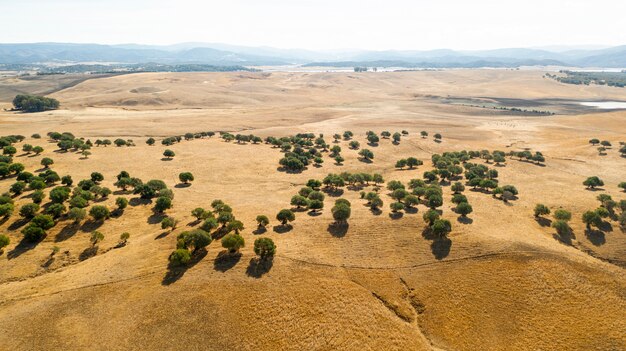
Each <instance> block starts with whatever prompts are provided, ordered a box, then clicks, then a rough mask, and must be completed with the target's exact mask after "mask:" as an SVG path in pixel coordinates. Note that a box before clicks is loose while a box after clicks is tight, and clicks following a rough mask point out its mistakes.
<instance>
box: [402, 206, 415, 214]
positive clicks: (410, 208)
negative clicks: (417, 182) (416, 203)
mask: <svg viewBox="0 0 626 351" xmlns="http://www.w3.org/2000/svg"><path fill="white" fill-rule="evenodd" d="M404 212H406V213H410V214H416V213H417V212H418V208H417V207H406V206H405V207H404Z"/></svg>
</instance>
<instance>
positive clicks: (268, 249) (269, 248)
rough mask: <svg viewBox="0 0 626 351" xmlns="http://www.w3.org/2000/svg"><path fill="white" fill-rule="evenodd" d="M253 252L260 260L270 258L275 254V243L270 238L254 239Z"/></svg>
mask: <svg viewBox="0 0 626 351" xmlns="http://www.w3.org/2000/svg"><path fill="white" fill-rule="evenodd" d="M254 253H255V254H257V255H258V256H259V257H260V258H261V260H268V259H271V258H272V257H274V255H275V254H276V245H275V244H274V241H273V240H272V239H270V238H258V239H256V240H255V241H254Z"/></svg>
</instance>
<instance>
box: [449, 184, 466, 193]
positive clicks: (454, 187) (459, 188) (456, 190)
mask: <svg viewBox="0 0 626 351" xmlns="http://www.w3.org/2000/svg"><path fill="white" fill-rule="evenodd" d="M450 189H451V190H452V191H453V192H454V193H455V194H458V193H461V192H463V191H464V190H465V186H464V185H463V183H461V182H456V183H454V184H452V186H451V187H450Z"/></svg>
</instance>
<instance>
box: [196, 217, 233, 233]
mask: <svg viewBox="0 0 626 351" xmlns="http://www.w3.org/2000/svg"><path fill="white" fill-rule="evenodd" d="M226 223H228V222H226ZM217 226H218V223H217V219H216V218H214V217H208V218H206V219H205V220H204V222H202V225H201V226H200V229H202V230H204V231H206V232H210V231H211V230H213V229H215V228H217Z"/></svg>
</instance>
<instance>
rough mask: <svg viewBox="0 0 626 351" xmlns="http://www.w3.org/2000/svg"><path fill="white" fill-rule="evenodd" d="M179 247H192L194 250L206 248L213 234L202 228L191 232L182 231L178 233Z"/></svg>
mask: <svg viewBox="0 0 626 351" xmlns="http://www.w3.org/2000/svg"><path fill="white" fill-rule="evenodd" d="M177 239H178V241H177V246H178V248H184V249H192V250H191V251H192V252H196V251H198V250H201V249H204V248H205V247H207V246H208V245H209V244H210V243H211V241H212V240H213V239H212V238H211V235H209V233H207V232H205V231H204V230H201V229H194V230H192V231H189V232H182V233H180V234H179V235H178V238H177Z"/></svg>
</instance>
